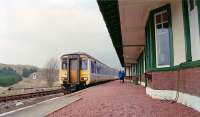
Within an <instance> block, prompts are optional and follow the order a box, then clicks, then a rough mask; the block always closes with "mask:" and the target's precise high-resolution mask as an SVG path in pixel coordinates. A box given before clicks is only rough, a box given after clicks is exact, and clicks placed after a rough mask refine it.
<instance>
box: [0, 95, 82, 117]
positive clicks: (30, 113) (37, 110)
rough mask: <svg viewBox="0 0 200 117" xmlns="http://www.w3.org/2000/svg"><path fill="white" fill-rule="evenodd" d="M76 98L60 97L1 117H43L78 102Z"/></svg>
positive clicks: (78, 98)
mask: <svg viewBox="0 0 200 117" xmlns="http://www.w3.org/2000/svg"><path fill="white" fill-rule="evenodd" d="M80 99H81V98H80V97H77V96H68V95H65V96H62V97H57V98H53V99H50V100H47V101H44V102H41V103H38V104H34V105H31V106H28V107H25V108H23V109H19V110H15V111H12V112H8V113H4V114H1V115H0V116H2V117H44V116H46V115H48V114H50V113H52V112H54V111H56V110H59V109H61V108H63V107H65V106H67V105H69V104H71V103H73V102H75V101H78V100H80Z"/></svg>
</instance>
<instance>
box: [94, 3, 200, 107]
mask: <svg viewBox="0 0 200 117" xmlns="http://www.w3.org/2000/svg"><path fill="white" fill-rule="evenodd" d="M97 3H98V5H99V9H100V11H101V13H102V16H103V18H104V21H105V24H106V27H107V29H108V32H109V34H110V37H111V39H112V42H113V45H114V47H115V49H116V52H117V54H118V57H119V60H120V62H121V65H122V66H123V67H125V69H126V75H127V76H130V77H133V76H136V77H134V81H135V84H141V85H144V86H145V88H146V93H147V94H148V95H149V96H151V97H152V98H155V99H162V100H174V101H177V102H178V103H182V104H184V105H186V106H189V107H192V108H193V109H195V110H197V111H200V32H199V30H200V1H198V0H111V1H106V0H97Z"/></svg>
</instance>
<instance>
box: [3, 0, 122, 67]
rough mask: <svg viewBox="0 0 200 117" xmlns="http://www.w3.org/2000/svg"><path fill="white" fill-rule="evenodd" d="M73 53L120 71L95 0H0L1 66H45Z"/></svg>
mask: <svg viewBox="0 0 200 117" xmlns="http://www.w3.org/2000/svg"><path fill="white" fill-rule="evenodd" d="M73 52H86V53H88V54H90V55H92V56H93V57H95V58H97V59H98V60H100V61H102V62H103V63H105V64H107V65H109V66H111V67H115V68H120V62H119V60H118V57H117V54H116V51H115V49H114V47H113V45H112V42H111V39H110V36H109V33H108V31H107V28H106V25H105V23H104V21H103V17H102V15H101V13H100V11H99V8H98V5H97V2H96V0H0V63H5V64H28V65H36V66H38V67H44V65H45V64H46V63H47V61H48V60H49V59H51V58H59V57H60V56H61V55H62V54H68V53H73Z"/></svg>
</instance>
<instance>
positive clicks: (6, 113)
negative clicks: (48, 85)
mask: <svg viewBox="0 0 200 117" xmlns="http://www.w3.org/2000/svg"><path fill="white" fill-rule="evenodd" d="M57 98H60V97H55V98H51V99H49V100H45V101H42V102H38V103H36V104H33V105H30V106H26V107H22V108H19V109H16V110H12V111H9V112H5V113H2V114H0V117H2V116H5V115H8V114H11V113H14V112H18V111H21V110H24V109H27V108H31V107H34V106H36V105H38V104H41V103H44V102H49V101H52V100H55V99H57Z"/></svg>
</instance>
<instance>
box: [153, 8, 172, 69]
mask: <svg viewBox="0 0 200 117" xmlns="http://www.w3.org/2000/svg"><path fill="white" fill-rule="evenodd" d="M168 15H169V13H168V11H167V10H163V11H160V12H157V13H155V14H154V24H155V43H156V64H157V67H169V66H170V37H169V19H168V18H169V17H168Z"/></svg>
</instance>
